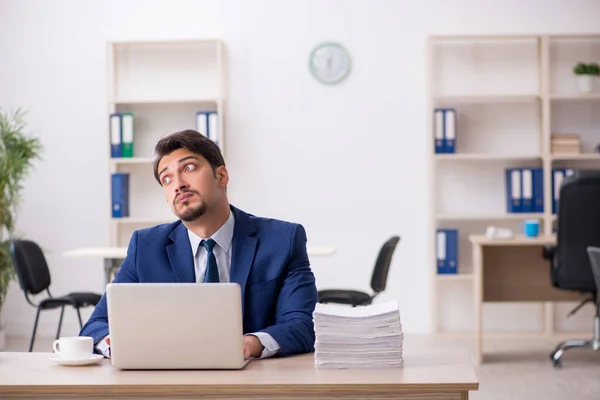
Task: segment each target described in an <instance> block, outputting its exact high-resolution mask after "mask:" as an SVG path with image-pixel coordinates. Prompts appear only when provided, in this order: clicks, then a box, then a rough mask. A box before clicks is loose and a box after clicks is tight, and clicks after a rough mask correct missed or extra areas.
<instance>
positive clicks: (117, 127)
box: [109, 112, 134, 158]
mask: <svg viewBox="0 0 600 400" xmlns="http://www.w3.org/2000/svg"><path fill="white" fill-rule="evenodd" d="M109 118H110V124H109V125H110V156H111V158H122V157H126V158H131V157H133V139H134V122H133V120H134V118H133V114H132V113H129V112H126V113H113V114H110V117H109Z"/></svg>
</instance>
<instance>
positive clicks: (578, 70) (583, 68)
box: [573, 62, 600, 93]
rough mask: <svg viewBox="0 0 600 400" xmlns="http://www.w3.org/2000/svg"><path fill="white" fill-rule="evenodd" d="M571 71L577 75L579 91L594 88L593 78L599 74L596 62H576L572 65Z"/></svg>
mask: <svg viewBox="0 0 600 400" xmlns="http://www.w3.org/2000/svg"><path fill="white" fill-rule="evenodd" d="M573 73H574V74H575V75H576V76H577V83H578V85H579V91H580V92H581V93H590V92H592V91H593V90H594V79H595V78H597V77H598V76H600V66H598V64H597V63H589V64H586V63H584V62H578V63H577V65H575V66H574V67H573Z"/></svg>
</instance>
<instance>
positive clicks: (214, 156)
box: [154, 129, 225, 186]
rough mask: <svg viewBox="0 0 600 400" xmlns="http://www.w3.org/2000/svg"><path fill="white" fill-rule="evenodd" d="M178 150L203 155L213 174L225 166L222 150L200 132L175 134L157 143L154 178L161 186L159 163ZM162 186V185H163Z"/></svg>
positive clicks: (192, 131)
mask: <svg viewBox="0 0 600 400" xmlns="http://www.w3.org/2000/svg"><path fill="white" fill-rule="evenodd" d="M177 149H186V150H189V151H191V152H192V153H196V154H199V155H201V156H202V157H204V158H205V159H206V161H208V163H209V164H210V166H211V168H212V170H213V173H214V172H215V170H216V169H217V167H220V166H225V160H224V159H223V155H222V154H221V149H219V146H217V144H216V143H215V142H213V141H212V140H211V139H209V138H207V137H206V136H204V135H202V134H201V133H200V132H197V131H194V130H192V129H186V130H185V131H180V132H175V133H172V134H170V135H168V136H165V137H164V138H162V139H160V140H159V141H158V143H156V147H155V148H154V154H155V155H156V158H155V159H154V178H156V181H157V182H158V183H159V184H160V178H159V176H158V163H159V162H160V160H161V159H162V158H163V157H164V156H166V155H167V154H170V153H172V152H173V151H175V150H177ZM161 186H162V185H161Z"/></svg>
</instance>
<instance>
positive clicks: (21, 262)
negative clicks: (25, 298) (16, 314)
mask: <svg viewBox="0 0 600 400" xmlns="http://www.w3.org/2000/svg"><path fill="white" fill-rule="evenodd" d="M10 254H11V257H12V261H13V264H14V266H15V270H16V272H17V277H18V279H19V284H20V285H21V289H22V290H23V291H24V292H26V293H31V294H38V293H40V292H41V291H43V290H46V289H48V288H49V287H50V283H51V279H50V269H49V268H48V264H47V263H46V258H45V257H44V253H43V252H42V249H41V248H40V247H39V246H38V245H37V244H36V243H35V242H32V241H30V240H15V241H14V242H12V243H11V246H10Z"/></svg>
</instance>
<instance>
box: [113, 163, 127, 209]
mask: <svg viewBox="0 0 600 400" xmlns="http://www.w3.org/2000/svg"><path fill="white" fill-rule="evenodd" d="M111 195H112V216H113V218H124V217H129V174H126V173H114V174H112V182H111Z"/></svg>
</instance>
